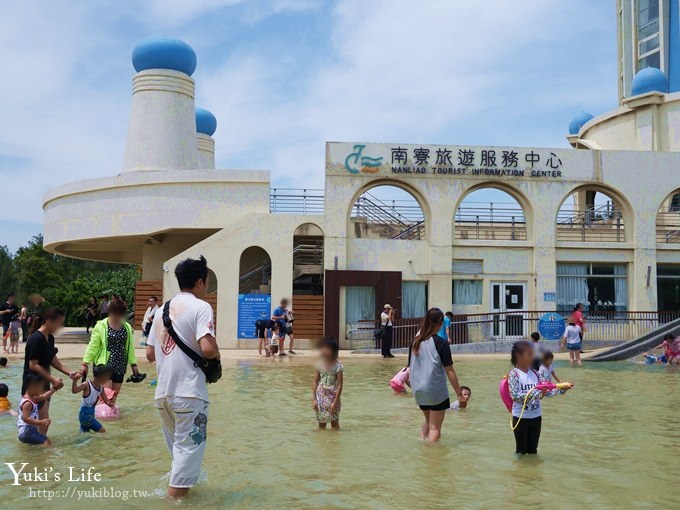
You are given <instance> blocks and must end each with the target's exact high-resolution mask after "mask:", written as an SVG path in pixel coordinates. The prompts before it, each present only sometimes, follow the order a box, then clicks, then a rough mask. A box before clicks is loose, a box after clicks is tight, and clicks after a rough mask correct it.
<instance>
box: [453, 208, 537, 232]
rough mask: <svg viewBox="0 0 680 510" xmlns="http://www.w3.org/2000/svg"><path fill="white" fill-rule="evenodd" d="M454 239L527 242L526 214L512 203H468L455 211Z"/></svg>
mask: <svg viewBox="0 0 680 510" xmlns="http://www.w3.org/2000/svg"><path fill="white" fill-rule="evenodd" d="M455 236H456V239H474V240H478V241H479V240H486V241H492V240H493V241H496V240H498V241H525V240H526V239H527V226H526V219H525V218H524V211H523V210H522V208H521V207H520V205H519V204H517V203H512V202H508V203H502V202H465V203H463V204H462V205H461V206H460V207H459V208H458V209H457V210H456V216H455Z"/></svg>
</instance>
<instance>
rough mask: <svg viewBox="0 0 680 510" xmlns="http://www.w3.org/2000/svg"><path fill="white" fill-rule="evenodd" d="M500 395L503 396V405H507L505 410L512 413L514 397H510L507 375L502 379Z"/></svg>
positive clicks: (499, 388)
mask: <svg viewBox="0 0 680 510" xmlns="http://www.w3.org/2000/svg"><path fill="white" fill-rule="evenodd" d="M498 393H500V395H501V400H502V401H503V404H505V408H506V409H507V410H508V412H509V413H511V412H512V397H511V396H510V385H509V384H508V376H507V375H506V376H505V377H503V379H501V383H500V384H499V385H498Z"/></svg>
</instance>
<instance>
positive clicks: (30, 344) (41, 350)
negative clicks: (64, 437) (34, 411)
mask: <svg viewBox="0 0 680 510" xmlns="http://www.w3.org/2000/svg"><path fill="white" fill-rule="evenodd" d="M32 326H33V328H34V329H33V332H32V333H31V335H30V336H29V337H28V341H27V342H26V348H25V356H24V376H23V378H24V379H23V380H24V382H23V386H22V388H21V394H22V395H25V394H26V380H27V377H28V375H29V374H32V373H35V374H37V375H38V376H39V377H42V378H43V379H44V388H43V391H49V389H50V385H52V387H53V388H54V389H55V390H58V389H59V388H61V387H62V386H64V381H63V380H62V379H57V378H56V377H54V376H53V375H52V374H51V373H50V372H51V369H52V368H55V369H57V370H58V371H59V372H61V373H62V374H64V375H68V376H69V377H70V378H71V379H77V378H78V377H79V376H80V373H78V372H71V371H69V369H68V368H66V367H65V366H64V364H63V363H62V362H61V361H60V360H59V358H57V351H58V349H57V348H56V347H55V346H54V335H55V334H56V333H57V332H58V331H59V330H60V329H62V328H63V327H64V311H63V310H61V309H59V308H48V309H47V310H45V312H44V313H43V314H42V315H40V316H39V317H37V318H36V319H35V321H34V322H33V324H32ZM49 417H50V399H49V398H48V399H47V400H45V401H44V402H40V404H38V418H39V419H41V420H47V419H49ZM48 426H49V425H47V426H43V425H41V426H38V427H37V428H38V432H40V433H41V434H42V435H47V428H48Z"/></svg>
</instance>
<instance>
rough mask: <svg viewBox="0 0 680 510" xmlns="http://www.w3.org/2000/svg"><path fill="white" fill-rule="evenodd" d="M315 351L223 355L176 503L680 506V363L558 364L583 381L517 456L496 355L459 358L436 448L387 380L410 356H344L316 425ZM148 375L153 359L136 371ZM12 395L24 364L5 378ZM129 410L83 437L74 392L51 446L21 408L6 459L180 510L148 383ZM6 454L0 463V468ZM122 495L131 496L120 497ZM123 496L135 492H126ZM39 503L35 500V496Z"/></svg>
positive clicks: (128, 400)
mask: <svg viewBox="0 0 680 510" xmlns="http://www.w3.org/2000/svg"><path fill="white" fill-rule="evenodd" d="M312 359H313V358H312V356H298V357H297V358H293V359H263V360H255V361H240V362H235V361H231V362H230V361H226V362H225V374H224V377H223V378H222V380H221V381H220V382H219V383H217V384H215V385H211V387H210V393H211V396H212V399H213V402H212V406H211V410H210V423H209V425H208V434H209V440H208V441H209V442H208V451H207V453H206V460H205V464H204V468H205V473H204V475H203V477H202V480H203V481H202V483H201V484H200V485H199V487H197V488H196V489H195V491H194V493H193V495H192V496H191V497H190V498H189V499H188V500H187V501H185V502H184V503H183V504H182V505H181V508H187V509H193V508H200V509H203V508H212V507H225V506H228V507H231V508H249V509H250V508H319V507H332V508H362V509H363V508H369V509H372V508H375V509H383V508H389V509H392V508H427V507H431V508H437V507H443V506H449V507H451V508H522V509H523V510H526V509H532V508H544V507H546V506H549V507H551V508H555V509H562V508H564V509H570V508H618V507H620V508H631V507H641V508H642V507H647V508H671V507H674V506H677V499H676V494H675V492H676V491H673V490H669V488H671V487H675V473H677V467H678V461H677V455H678V451H677V448H678V446H677V445H678V433H677V420H678V414H677V404H676V403H677V402H678V401H680V387H679V385H678V381H679V380H680V369H666V368H664V367H655V366H652V367H647V366H640V365H635V364H633V363H619V364H613V365H612V364H606V365H603V364H597V365H587V366H586V367H584V368H582V369H572V368H570V367H568V366H564V365H561V364H559V363H558V372H559V374H560V376H561V377H562V378H563V379H566V380H571V381H574V382H575V383H576V388H575V389H574V390H573V391H572V392H570V393H569V394H568V395H566V396H564V397H559V398H554V399H548V400H546V401H544V418H543V433H542V438H541V444H540V448H539V451H540V453H539V455H538V456H537V457H533V458H531V457H523V458H521V459H517V458H515V455H514V453H513V450H514V441H513V436H512V433H511V431H510V427H509V417H508V413H507V412H506V411H505V409H504V407H503V406H502V404H501V403H500V399H499V397H498V393H497V388H498V380H499V378H500V376H501V375H502V374H504V373H505V372H506V371H507V369H508V364H507V363H505V362H501V361H485V360H482V361H467V360H465V361H462V362H459V363H457V364H456V367H457V370H458V373H459V376H460V378H461V380H462V381H463V382H464V383H465V384H467V385H468V386H471V387H472V390H473V396H472V399H471V402H470V407H469V409H467V410H466V411H463V412H458V413H455V412H453V413H449V414H448V415H447V417H446V420H445V422H444V429H443V438H442V442H441V445H440V446H439V447H434V448H432V447H428V446H426V445H425V444H424V443H423V442H422V441H420V440H419V439H418V427H419V426H420V423H421V420H422V414H421V413H420V411H419V410H418V409H417V407H416V406H415V404H414V402H413V400H412V398H410V397H403V396H398V395H394V394H393V393H392V391H391V390H390V389H389V387H388V385H387V383H388V381H389V380H390V378H391V377H392V375H393V374H394V373H395V372H396V371H397V370H398V369H399V368H401V366H402V365H401V364H402V363H403V361H404V360H403V359H402V360H399V359H397V360H393V361H390V362H387V361H382V360H365V359H359V360H354V359H349V360H347V359H343V363H344V364H345V378H346V380H345V390H344V392H343V410H342V427H343V430H341V431H340V432H338V433H334V432H332V431H330V430H329V431H325V432H320V431H318V429H317V425H316V421H315V417H314V413H313V411H312V408H311V402H312V378H313V370H312V366H311V361H312ZM141 368H142V371H146V372H149V374H150V377H149V378H150V379H153V377H154V376H153V375H152V373H153V372H154V370H153V368H151V367H141ZM0 375H1V376H2V381H3V382H6V383H7V384H9V386H10V388H11V391H10V398H11V400H12V402H13V403H14V405H15V406H16V405H17V403H18V401H19V395H18V391H19V386H20V385H19V376H20V370H19V367H18V366H16V365H15V366H14V367H12V368H10V369H8V370H7V371H5V372H2V373H1V374H0ZM120 404H121V407H122V410H123V414H124V417H123V418H122V419H121V420H119V421H118V422H112V423H110V424H109V426H107V430H108V432H107V433H106V434H103V435H98V436H94V435H90V436H86V435H82V434H80V433H79V432H78V418H77V416H78V406H79V400H78V398H76V397H73V396H72V395H70V394H69V393H66V392H65V391H60V392H58V393H57V394H56V395H55V397H54V400H53V406H52V410H51V413H52V417H53V426H52V429H51V434H50V437H51V438H52V440H53V442H54V443H55V445H57V446H56V447H55V448H53V449H51V450H47V451H46V450H42V449H40V448H31V447H27V446H24V445H21V444H19V442H18V441H16V440H15V439H14V438H15V437H16V426H15V422H14V420H13V419H11V418H8V417H5V418H0V434H2V437H3V440H2V441H1V442H0V460H1V462H3V463H4V462H28V463H30V467H36V468H38V469H39V470H42V469H49V468H53V470H56V471H62V472H64V473H65V472H66V470H67V467H68V466H74V467H76V468H77V469H78V470H80V469H81V468H84V469H87V468H88V467H90V466H94V467H95V468H96V469H97V470H99V471H100V472H101V473H102V479H103V480H102V483H101V484H91V483H86V482H80V483H77V484H69V483H67V482H64V481H63V480H62V481H60V482H55V481H53V480H52V481H49V482H45V483H42V484H40V486H39V487H36V486H35V485H34V484H32V485H31V487H33V488H40V489H47V490H62V491H63V490H66V489H68V488H69V487H70V486H73V485H75V486H76V487H77V488H78V489H88V488H101V487H108V488H110V489H113V490H116V491H130V493H129V494H131V493H132V492H131V491H133V490H138V491H147V492H148V493H149V497H147V498H145V499H141V500H140V499H138V500H131V499H128V501H127V502H126V506H128V507H130V508H144V509H145V510H153V509H155V508H175V507H176V506H175V505H168V503H167V502H165V501H164V500H163V498H162V497H161V494H163V489H164V487H165V484H166V483H167V479H166V477H165V476H166V473H167V471H168V470H169V466H170V461H169V457H168V453H167V451H166V449H165V443H164V441H163V437H162V434H161V431H160V426H159V423H158V417H157V416H156V411H155V410H154V408H153V388H151V387H150V386H149V385H148V384H136V385H132V384H128V385H126V389H125V392H124V393H123V397H122V400H121V401H120ZM1 465H2V464H0V466H1ZM12 480H13V478H12V475H11V472H10V471H9V470H7V469H3V468H0V501H2V503H3V504H7V503H9V502H10V501H12V500H15V499H19V503H18V504H17V505H13V508H28V507H34V506H35V505H36V503H37V501H36V500H34V499H30V498H29V492H28V486H23V487H13V486H11V485H10V484H11V482H12ZM121 494H122V492H121ZM128 497H131V496H130V495H128ZM121 499H122V497H119V498H118V499H115V498H107V499H98V500H96V501H82V500H81V502H73V501H64V500H53V501H52V502H51V504H50V506H53V507H55V508H72V507H77V508H80V507H85V506H88V507H92V506H96V507H97V509H98V510H100V509H107V508H120V506H121ZM41 506H42V505H41Z"/></svg>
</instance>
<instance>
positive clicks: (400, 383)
mask: <svg viewBox="0 0 680 510" xmlns="http://www.w3.org/2000/svg"><path fill="white" fill-rule="evenodd" d="M410 375H411V369H410V368H409V367H406V368H402V369H401V370H399V372H397V373H396V374H394V377H393V378H392V380H390V387H391V388H392V389H393V390H394V391H396V392H397V393H405V392H406V381H408V378H409V376H410Z"/></svg>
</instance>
